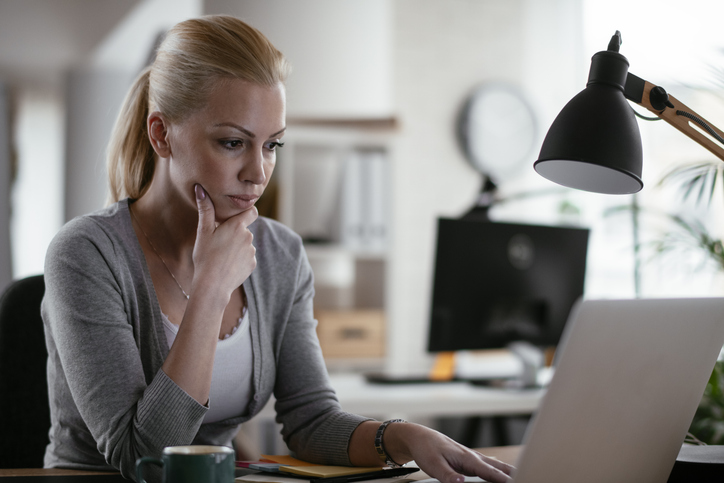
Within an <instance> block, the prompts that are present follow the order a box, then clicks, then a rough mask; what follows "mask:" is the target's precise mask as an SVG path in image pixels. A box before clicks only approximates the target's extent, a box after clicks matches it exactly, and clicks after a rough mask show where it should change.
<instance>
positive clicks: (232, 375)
mask: <svg viewBox="0 0 724 483" xmlns="http://www.w3.org/2000/svg"><path fill="white" fill-rule="evenodd" d="M161 315H162V316H163V328H164V330H165V332H166V340H167V341H168V346H169V348H170V347H171V345H173V341H174V340H176V334H178V326H177V325H175V324H173V323H172V322H171V321H170V320H169V319H168V317H167V316H166V314H163V313H162V314H161ZM251 350H252V349H251V329H250V325H249V312H248V311H247V310H246V308H244V313H243V315H242V316H241V317H240V318H239V324H238V325H237V326H236V327H234V330H233V331H232V333H231V334H230V335H227V336H226V338H224V339H223V340H219V341H218V343H217V344H216V356H215V357H214V370H213V373H212V376H211V392H210V393H209V410H208V411H207V412H206V415H205V416H204V423H213V422H216V421H222V420H224V419H227V418H233V417H237V416H241V415H242V414H244V413H245V412H246V406H247V405H248V404H249V401H250V400H251V394H252V378H251V375H252V360H251V355H252V354H251Z"/></svg>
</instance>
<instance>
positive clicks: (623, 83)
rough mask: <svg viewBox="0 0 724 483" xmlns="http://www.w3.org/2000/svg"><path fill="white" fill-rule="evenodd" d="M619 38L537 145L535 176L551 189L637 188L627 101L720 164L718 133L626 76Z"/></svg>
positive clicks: (721, 137) (723, 145) (638, 152)
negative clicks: (548, 182) (546, 181)
mask: <svg viewBox="0 0 724 483" xmlns="http://www.w3.org/2000/svg"><path fill="white" fill-rule="evenodd" d="M620 46H621V32H619V31H618V30H617V31H616V33H615V34H614V35H613V37H611V41H610V42H609V44H608V50H605V51H601V52H598V53H596V54H595V55H594V56H593V58H592V59H591V70H590V71H589V74H588V83H587V84H586V88H585V89H584V90H583V91H581V92H580V93H579V94H578V95H576V97H574V98H573V99H571V100H570V101H569V102H568V104H566V106H565V107H564V108H563V110H562V111H561V112H560V114H558V117H557V118H556V120H555V121H553V124H552V125H551V127H550V129H549V130H548V134H547V135H546V137H545V140H544V141H543V145H542V147H541V150H540V155H539V157H538V160H537V161H536V162H535V163H534V165H533V167H534V168H535V170H536V171H537V172H538V174H540V175H541V176H543V177H544V178H547V179H549V180H551V181H553V182H555V183H558V184H561V185H563V186H568V187H570V188H576V189H581V190H585V191H593V192H596V193H604V194H630V193H636V192H637V191H640V190H641V188H643V186H644V183H643V181H641V171H642V164H643V162H642V148H641V134H640V133H639V128H638V124H637V123H636V119H635V117H634V115H638V116H639V117H643V116H640V115H639V114H638V113H636V112H635V111H634V110H633V109H632V108H631V106H630V105H629V103H628V102H627V101H626V100H627V99H628V100H630V101H632V102H635V103H636V104H638V105H640V106H643V107H645V108H646V109H648V110H649V111H651V112H653V113H654V114H656V116H658V117H655V118H649V117H643V119H646V120H659V118H660V119H663V120H665V121H666V122H668V123H669V124H671V125H673V126H674V127H675V128H676V129H678V130H679V131H681V132H683V133H684V134H686V135H687V136H689V137H690V138H691V139H693V140H694V141H696V142H697V143H699V144H700V145H702V146H704V147H705V148H706V149H708V150H709V151H711V152H712V153H713V154H714V155H715V156H717V157H718V158H720V159H722V160H723V161H724V132H722V131H720V130H719V129H717V128H716V127H714V126H713V125H712V124H711V123H709V122H708V121H706V120H705V119H704V118H703V117H701V116H699V115H698V114H697V113H695V112H694V111H693V110H692V109H690V108H688V107H687V106H685V105H684V104H683V103H682V102H680V101H679V100H677V99H675V98H674V97H673V96H671V95H669V94H667V93H666V91H665V90H664V88H663V87H659V86H655V85H653V84H652V83H650V82H648V81H645V80H643V79H641V78H640V77H637V76H635V75H633V74H631V73H630V72H629V71H628V68H629V63H628V60H626V57H624V56H623V55H621V54H620V53H619V52H618V51H619V47H620Z"/></svg>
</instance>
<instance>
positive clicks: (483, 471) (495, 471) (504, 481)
mask: <svg viewBox="0 0 724 483" xmlns="http://www.w3.org/2000/svg"><path fill="white" fill-rule="evenodd" d="M379 425H380V423H379V422H376V421H365V422H364V423H362V424H360V426H358V428H357V430H355V433H353V434H352V440H351V441H350V459H351V460H352V464H355V465H359V466H370V465H372V464H375V463H373V462H374V461H375V460H376V461H377V464H379V462H380V460H379V457H378V456H377V454H376V453H375V451H374V445H373V444H370V440H371V439H373V438H374V436H373V435H374V432H376V429H377V428H378V427H379ZM382 445H383V446H384V448H385V451H386V452H387V454H388V455H389V456H390V458H392V460H393V461H394V462H396V463H398V464H404V463H407V462H409V461H411V460H414V461H415V463H416V464H417V466H418V467H419V468H420V469H421V470H422V471H424V472H425V473H427V474H428V475H429V476H430V477H432V478H436V479H438V480H440V481H441V482H442V483H462V482H463V481H464V480H465V476H478V477H480V478H482V479H484V480H486V481H490V482H493V483H508V482H510V481H512V478H511V475H512V473H513V471H514V469H515V468H514V467H513V466H511V465H509V464H507V463H504V462H502V461H499V460H497V459H495V458H490V457H488V456H485V455H482V454H480V453H479V452H477V451H473V450H471V449H469V448H466V447H465V446H462V445H461V444H459V443H456V442H455V441H453V440H452V439H450V438H448V437H447V436H445V435H443V434H442V433H439V432H437V431H434V430H432V429H430V428H426V427H425V426H421V425H419V424H413V423H390V424H389V425H388V426H387V428H385V432H384V433H383V436H382Z"/></svg>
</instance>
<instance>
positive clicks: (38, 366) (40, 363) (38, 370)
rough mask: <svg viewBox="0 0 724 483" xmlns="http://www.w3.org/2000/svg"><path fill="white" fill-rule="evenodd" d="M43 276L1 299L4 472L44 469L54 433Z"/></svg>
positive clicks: (0, 447)
mask: <svg viewBox="0 0 724 483" xmlns="http://www.w3.org/2000/svg"><path fill="white" fill-rule="evenodd" d="M44 293H45V281H44V279H43V276H42V275H36V276H32V277H28V278H24V279H21V280H17V281H15V282H13V283H12V284H11V285H10V286H9V287H8V288H7V289H6V290H5V292H4V293H3V295H2V297H0V468H42V467H43V455H44V454H45V447H46V446H47V444H48V430H49V429H50V408H49V405H48V378H47V370H46V366H47V360H48V351H47V349H46V346H45V333H44V330H43V320H42V319H41V317H40V302H41V300H42V299H43V295H44Z"/></svg>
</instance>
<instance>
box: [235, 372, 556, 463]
mask: <svg viewBox="0 0 724 483" xmlns="http://www.w3.org/2000/svg"><path fill="white" fill-rule="evenodd" d="M330 382H331V383H332V386H333V387H334V389H335V390H336V391H337V397H338V398H339V401H340V404H341V405H342V409H344V410H345V411H347V412H350V413H355V414H359V415H362V416H366V417H370V418H375V419H378V420H380V421H382V420H385V419H393V418H402V419H406V420H407V421H412V422H416V423H420V424H424V425H426V426H431V425H434V418H445V417H475V418H478V417H496V416H525V415H530V414H532V413H533V412H534V411H535V410H536V409H537V408H538V405H539V404H540V401H541V398H542V397H543V394H545V390H544V389H498V388H490V387H484V386H474V385H472V384H468V383H465V382H450V383H427V384H371V383H368V382H367V381H366V380H365V378H364V376H363V375H361V374H342V373H340V374H335V373H332V374H330ZM275 416H276V413H275V412H274V399H273V398H272V400H270V401H269V403H268V404H267V405H266V407H264V409H263V410H262V411H261V412H260V413H259V414H258V415H257V416H256V417H255V418H254V419H253V420H251V421H250V422H248V423H245V424H244V433H245V434H246V435H247V437H248V438H249V439H250V440H251V441H253V442H254V444H255V445H256V446H257V448H258V449H259V450H261V452H262V453H264V454H281V453H284V452H286V446H285V445H284V442H283V441H282V439H281V436H280V435H279V429H280V428H279V427H278V426H277V425H276V423H275V422H274V417H275ZM477 424H479V422H478V421H471V425H477ZM476 427H477V426H475V427H473V426H471V431H469V432H468V433H467V435H466V436H463V437H462V439H461V442H463V443H466V444H474V443H470V441H474V440H475V439H476V438H475V437H474V435H475V434H476ZM496 430H497V432H498V433H500V432H501V430H500V428H499V427H498V428H496ZM501 440H505V438H500V439H499V440H498V441H501ZM494 444H495V443H494ZM503 444H505V443H503Z"/></svg>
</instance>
